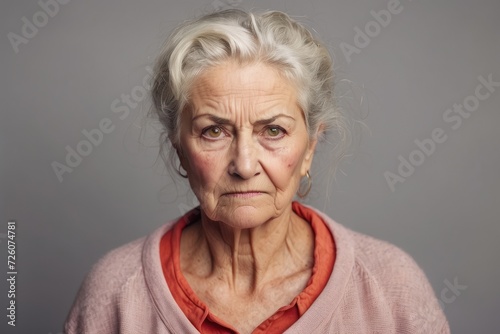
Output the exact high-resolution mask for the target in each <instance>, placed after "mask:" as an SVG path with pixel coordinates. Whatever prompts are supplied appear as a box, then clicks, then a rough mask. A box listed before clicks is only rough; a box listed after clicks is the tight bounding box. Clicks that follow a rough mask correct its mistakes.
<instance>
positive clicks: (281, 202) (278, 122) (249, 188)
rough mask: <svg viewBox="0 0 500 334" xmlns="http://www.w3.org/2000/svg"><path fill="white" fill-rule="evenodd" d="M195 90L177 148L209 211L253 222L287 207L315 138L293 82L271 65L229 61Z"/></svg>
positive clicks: (235, 223)
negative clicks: (310, 136)
mask: <svg viewBox="0 0 500 334" xmlns="http://www.w3.org/2000/svg"><path fill="white" fill-rule="evenodd" d="M190 93H191V94H190V100H189V105H188V107H187V108H186V109H185V110H184V112H183V114H182V115H181V128H180V147H179V150H178V153H179V157H180V160H181V163H182V166H183V168H184V169H185V170H186V171H187V174H188V178H189V183H190V185H191V188H192V189H193V191H194V193H195V195H196V197H197V198H198V200H199V201H200V205H201V209H202V210H203V212H204V214H205V215H206V216H207V217H208V218H209V219H211V220H214V221H222V222H224V223H225V224H227V225H229V226H232V227H234V228H252V227H256V226H258V225H260V224H262V223H264V222H266V221H268V220H269V219H272V218H276V217H279V216H281V215H282V214H283V213H284V212H290V210H291V202H292V200H293V197H294V195H295V193H296V191H297V188H298V185H299V182H300V179H301V177H303V176H304V175H305V174H306V172H307V171H308V170H309V169H310V166H311V162H312V157H313V153H314V147H315V145H316V141H310V140H309V136H308V132H307V129H306V124H305V121H304V116H303V113H302V110H301V109H300V108H299V106H298V104H297V99H296V96H297V92H296V89H295V87H294V86H293V85H291V84H290V83H289V82H288V81H286V80H284V79H282V78H281V77H280V76H279V75H278V74H277V72H276V71H275V70H274V69H273V68H272V67H270V66H268V65H264V64H252V65H246V66H243V65H238V64H237V63H235V62H227V63H225V64H223V65H220V66H216V67H213V68H211V69H209V70H207V71H205V72H203V74H202V75H200V76H199V77H198V78H197V79H196V80H195V82H194V83H193V86H192V88H191V91H190Z"/></svg>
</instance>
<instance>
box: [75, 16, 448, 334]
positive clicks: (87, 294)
mask: <svg viewBox="0 0 500 334" xmlns="http://www.w3.org/2000/svg"><path fill="white" fill-rule="evenodd" d="M332 77H333V74H332V60H331V58H330V56H329V53H328V51H327V49H326V48H325V47H324V46H323V45H322V44H321V43H320V42H319V41H318V40H317V39H315V38H314V37H313V35H312V34H311V33H310V32H309V31H308V30H307V29H305V28H304V27H303V26H302V25H300V24H299V23H297V22H295V21H293V20H292V19H291V18H290V17H288V16H287V15H286V14H283V13H281V12H276V11H271V12H265V13H262V14H252V13H246V12H243V11H240V10H229V11H223V12H217V13H214V14H211V15H206V16H204V17H201V18H199V19H197V20H194V21H190V22H187V23H185V24H183V25H182V26H180V27H179V28H178V29H176V31H175V32H174V33H173V34H172V35H171V36H170V38H169V40H168V41H167V43H166V45H165V46H164V48H163V49H162V52H161V55H160V57H159V58H158V61H157V65H156V75H155V78H154V83H153V86H152V97H153V102H154V110H155V112H156V113H157V115H158V116H159V119H160V121H161V123H162V124H163V126H164V131H165V132H164V136H162V139H161V142H162V143H165V142H167V139H168V140H169V142H170V143H171V145H172V148H173V149H172V152H173V154H174V155H176V156H177V157H178V159H179V162H180V166H179V168H180V169H182V170H179V172H180V173H181V175H183V176H185V177H187V178H188V180H189V184H190V185H191V188H192V190H193V192H194V194H195V195H196V197H197V198H198V200H199V202H200V206H199V207H197V208H195V209H193V210H192V211H190V212H188V213H187V214H186V215H184V216H183V217H181V218H180V219H176V220H174V221H171V222H169V223H167V224H166V225H164V226H163V227H161V228H159V229H158V230H156V231H155V232H153V233H152V234H151V235H150V236H149V237H147V238H143V239H139V240H137V241H134V242H132V243H130V244H128V245H125V246H123V247H121V248H119V249H117V250H114V251H112V252H111V253H109V254H108V255H106V256H105V257H104V258H103V259H102V260H101V261H100V262H99V263H98V264H97V265H96V266H95V267H94V268H93V270H92V272H91V273H90V274H89V276H88V277H87V279H86V280H85V282H84V284H83V285H82V288H81V289H80V292H79V294H78V297H77V299H76V301H75V303H74V305H73V308H72V310H71V312H70V314H69V316H68V319H67V321H66V324H65V331H66V332H67V333H131V334H132V333H133V334H136V333H197V332H201V333H282V332H285V331H286V332H289V333H384V334H386V333H448V332H449V329H448V324H447V321H446V318H445V317H444V315H443V313H442V311H441V309H440V307H439V305H438V302H437V300H436V298H435V296H434V294H433V290H432V288H431V287H430V285H429V283H428V281H427V279H426V277H425V275H424V274H423V273H422V271H421V270H420V269H419V268H418V266H417V265H416V264H415V262H414V261H413V260H412V259H411V258H410V257H409V256H408V255H406V254H405V253H404V252H402V251H401V250H399V249H398V248H396V247H395V246H392V245H389V244H387V243H385V242H382V241H378V240H375V239H373V238H370V237H368V236H364V235H361V234H359V233H355V232H353V231H350V230H348V229H346V228H345V227H343V226H341V225H339V224H337V223H336V222H334V221H333V220H332V219H331V218H329V217H328V216H326V215H325V214H323V213H321V212H319V211H318V210H315V209H313V208H311V207H308V206H305V205H302V204H300V203H299V202H296V201H294V197H295V196H296V195H297V194H298V195H299V196H303V195H305V194H306V193H307V192H308V191H309V189H310V187H311V175H310V169H311V163H312V161H313V155H314V151H315V147H316V144H317V141H318V138H319V137H320V136H321V135H322V134H323V133H324V132H325V131H327V130H329V129H334V130H335V129H336V127H338V126H340V125H341V119H342V118H341V116H340V115H339V112H338V111H337V110H336V108H335V107H334V104H333V94H332V81H331V80H332Z"/></svg>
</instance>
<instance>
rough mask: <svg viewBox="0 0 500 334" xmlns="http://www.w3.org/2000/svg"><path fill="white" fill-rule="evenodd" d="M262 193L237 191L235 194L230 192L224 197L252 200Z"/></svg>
mask: <svg viewBox="0 0 500 334" xmlns="http://www.w3.org/2000/svg"><path fill="white" fill-rule="evenodd" d="M262 194H263V192H262V191H258V190H250V191H237V192H230V193H225V194H224V195H225V196H229V197H236V198H252V197H256V196H259V195H262Z"/></svg>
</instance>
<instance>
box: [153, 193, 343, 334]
mask: <svg viewBox="0 0 500 334" xmlns="http://www.w3.org/2000/svg"><path fill="white" fill-rule="evenodd" d="M292 209H293V211H294V212H295V213H296V214H297V215H298V216H300V217H301V218H303V219H304V220H306V221H307V222H309V223H310V224H311V228H312V230H313V232H314V235H315V240H314V241H315V243H314V266H313V269H312V275H311V278H310V279H309V282H308V283H307V286H306V288H305V289H304V290H303V291H302V292H301V293H300V294H299V295H298V296H296V297H295V298H294V299H293V300H292V302H291V303H290V304H289V305H284V306H283V307H281V308H280V309H279V310H278V311H276V313H274V314H273V315H272V316H271V317H270V318H268V319H267V320H265V321H264V322H262V323H261V324H260V325H259V326H258V327H257V328H256V329H255V330H254V331H253V333H254V334H257V333H259V334H260V333H282V332H283V331H285V330H286V329H287V328H289V327H290V326H291V325H293V323H295V322H296V321H297V320H298V319H299V318H300V316H302V315H303V314H304V312H305V311H306V310H307V309H308V308H309V307H310V306H311V304H312V303H313V302H314V300H315V299H316V298H317V297H318V296H319V295H320V293H321V292H322V291H323V288H324V287H325V285H326V283H327V282H328V280H329V278H330V275H331V273H332V270H333V265H334V262H335V243H334V240H333V237H332V234H331V233H330V230H329V229H328V227H327V226H326V225H325V222H324V221H323V219H321V217H320V216H319V215H318V214H316V212H314V211H313V210H312V209H310V208H308V207H305V206H303V205H301V204H300V203H298V202H293V203H292ZM198 219H199V212H196V211H191V212H190V213H188V214H186V215H184V216H183V217H182V218H180V219H179V221H178V222H177V224H176V225H175V226H174V227H173V228H172V229H171V230H170V231H168V232H167V233H165V235H164V236H163V237H162V239H161V242H160V260H161V263H162V269H163V274H164V276H165V279H166V281H167V284H168V287H169V289H170V291H171V292H172V296H173V297H174V299H175V301H176V302H177V304H178V305H179V307H180V309H181V310H182V312H184V314H185V315H186V317H187V318H188V319H189V321H190V322H191V323H192V324H193V325H194V326H195V327H196V329H197V330H198V331H200V332H201V333H231V334H232V333H238V332H237V330H236V329H234V328H233V327H232V326H231V325H230V324H228V323H226V322H224V320H223V319H219V318H217V317H216V316H214V315H213V314H212V313H211V312H210V310H209V309H208V307H207V306H206V305H205V304H204V303H203V302H202V301H201V300H200V299H199V298H198V297H197V296H196V294H195V293H194V291H193V290H192V289H191V287H190V286H189V284H188V282H187V280H186V279H185V277H184V276H183V275H182V272H181V266H180V241H181V234H182V230H183V228H184V227H186V226H187V225H188V224H190V223H192V222H195V221H197V220H198Z"/></svg>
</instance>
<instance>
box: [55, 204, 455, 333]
mask: <svg viewBox="0 0 500 334" xmlns="http://www.w3.org/2000/svg"><path fill="white" fill-rule="evenodd" d="M315 211H316V212H317V213H318V215H320V217H321V218H322V219H323V220H324V221H325V223H326V224H327V226H328V227H329V229H330V231H331V232H332V235H333V237H334V240H335V245H336V260H335V266H334V269H333V272H332V274H331V276H330V279H329V281H328V282H327V284H326V286H325V287H324V289H323V291H322V293H321V294H320V295H319V297H318V298H317V299H316V300H315V301H314V303H313V304H312V305H311V306H310V308H309V309H308V310H307V311H306V312H305V313H304V314H303V315H302V316H301V317H300V318H299V320H298V321H297V322H296V323H295V324H293V325H292V326H291V327H290V328H289V329H288V330H287V331H286V333H318V334H323V333H339V334H340V333H356V334H359V333H371V334H375V333H378V334H389V333H398V334H406V333H432V334H435V333H438V334H441V333H450V330H449V327H448V323H447V321H446V318H445V316H444V314H443V312H442V310H441V308H440V306H439V304H438V301H437V299H436V297H435V295H434V292H433V290H432V287H431V286H430V284H429V282H428V281H427V278H426V277H425V274H424V273H423V272H422V270H421V269H420V268H419V267H418V265H417V264H416V263H415V262H414V261H413V259H412V258H411V257H410V256H408V255H407V254H406V253H404V252H403V251H402V250H400V249H399V248H397V247H395V246H393V245H391V244H388V243H386V242H383V241H380V240H377V239H374V238H372V237H369V236H366V235H363V234H360V233H357V232H354V231H351V230H349V229H347V228H346V227H344V226H342V225H340V224H338V223H336V222H335V221H333V220H332V219H331V218H329V217H328V216H326V215H325V214H323V213H321V212H319V211H317V210H315ZM176 222H177V220H173V221H170V222H168V223H166V224H165V225H163V226H162V227H160V228H158V229H157V230H156V231H154V232H153V233H152V234H150V235H149V236H147V237H144V238H141V239H138V240H136V241H133V242H131V243H128V244H126V245H124V246H122V247H120V248H118V249H115V250H113V251H111V252H110V253H108V254H107V255H105V256H104V257H103V258H102V259H101V260H100V261H99V262H98V263H97V264H96V265H95V266H94V267H93V268H92V270H91V272H90V273H89V274H88V276H87V277H86V279H85V281H84V282H83V284H82V286H81V288H80V290H79V292H78V295H77V298H76V300H75V302H74V304H73V306H72V308H71V311H70V313H69V315H68V318H67V319H66V323H65V325H64V332H65V333H67V334H108V333H109V334H113V333H121V334H140V333H158V334H166V333H198V332H197V330H196V329H195V328H194V327H193V325H192V324H191V323H190V322H189V320H188V319H187V318H186V316H185V315H184V314H183V313H182V311H181V310H180V308H179V307H178V305H177V304H176V302H175V300H174V298H173V297H172V294H171V293H170V291H169V288H168V285H167V283H166V281H165V277H164V275H163V271H162V264H161V262H160V255H159V246H160V240H161V238H162V236H163V235H164V234H165V233H166V232H167V231H168V230H170V229H171V228H172V227H173V225H174V224H175V223H176Z"/></svg>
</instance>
